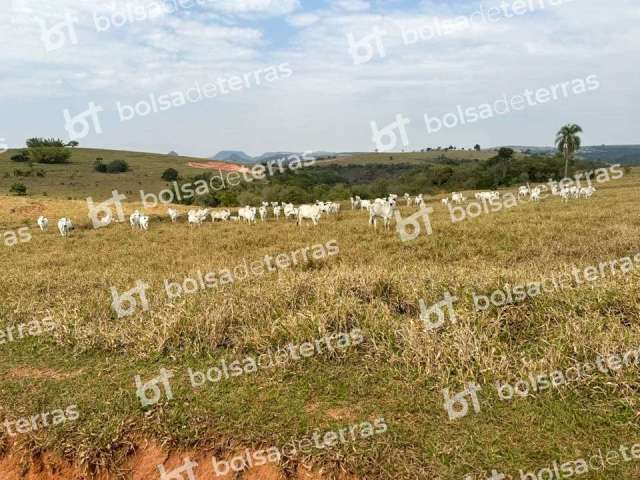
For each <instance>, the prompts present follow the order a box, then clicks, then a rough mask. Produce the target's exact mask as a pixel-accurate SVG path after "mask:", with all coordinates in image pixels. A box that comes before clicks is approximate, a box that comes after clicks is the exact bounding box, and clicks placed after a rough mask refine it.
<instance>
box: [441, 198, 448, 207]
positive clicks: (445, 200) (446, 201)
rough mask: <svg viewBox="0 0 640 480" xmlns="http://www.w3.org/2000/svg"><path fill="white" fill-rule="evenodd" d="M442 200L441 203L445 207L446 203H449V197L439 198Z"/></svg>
mask: <svg viewBox="0 0 640 480" xmlns="http://www.w3.org/2000/svg"><path fill="white" fill-rule="evenodd" d="M440 201H441V202H442V204H443V205H444V206H445V207H446V206H447V205H449V201H450V200H449V197H444V198H443V199H442V200H440Z"/></svg>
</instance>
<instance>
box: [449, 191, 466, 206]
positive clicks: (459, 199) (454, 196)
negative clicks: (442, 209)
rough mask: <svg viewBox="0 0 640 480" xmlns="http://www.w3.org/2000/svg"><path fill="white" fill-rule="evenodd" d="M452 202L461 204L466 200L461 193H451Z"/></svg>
mask: <svg viewBox="0 0 640 480" xmlns="http://www.w3.org/2000/svg"><path fill="white" fill-rule="evenodd" d="M451 200H452V201H453V202H454V203H457V204H461V203H462V202H464V201H465V200H466V199H465V198H464V197H463V196H462V193H460V192H451Z"/></svg>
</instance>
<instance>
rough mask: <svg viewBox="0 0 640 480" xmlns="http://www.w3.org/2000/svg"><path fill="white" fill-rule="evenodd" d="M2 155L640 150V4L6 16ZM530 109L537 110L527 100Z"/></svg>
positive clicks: (137, 7)
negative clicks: (563, 145) (576, 144)
mask: <svg viewBox="0 0 640 480" xmlns="http://www.w3.org/2000/svg"><path fill="white" fill-rule="evenodd" d="M0 2H2V8H1V9H0V41H1V44H2V45H3V48H2V49H1V51H0V112H1V113H2V114H1V116H0V144H8V145H9V146H11V147H20V146H23V145H24V140H25V139H26V138H29V137H33V136H43V137H60V138H63V139H65V140H71V139H75V140H77V141H79V142H80V145H81V146H86V147H95V148H113V149H124V150H139V151H149V152H159V153H167V152H169V151H170V150H175V151H177V152H178V153H180V154H181V155H193V156H205V157H207V156H210V155H213V154H214V153H216V152H217V151H219V150H244V151H246V152H247V153H249V154H251V155H258V154H261V153H263V152H265V151H309V150H312V151H317V150H325V151H336V152H341V151H374V150H375V149H379V150H380V151H384V150H391V151H399V150H401V149H404V150H407V151H411V150H419V149H422V148H426V147H436V146H448V145H456V146H460V147H467V148H468V147H472V146H473V145H475V144H476V143H477V144H480V145H481V146H483V147H489V146H499V145H550V144H552V143H553V140H554V137H555V132H556V131H557V130H558V129H559V128H560V127H561V126H562V125H564V124H566V123H577V124H579V125H581V126H582V128H583V130H584V134H583V144H587V145H599V144H632V143H635V144H637V143H640V132H639V131H638V128H637V126H638V122H637V120H636V118H637V117H636V111H637V110H638V106H639V105H640V89H639V88H638V85H640V83H639V80H638V77H640V64H639V62H638V59H639V58H640V55H639V54H640V2H638V0H608V1H602V0H509V1H506V0H505V1H494V0H491V1H485V2H477V1H475V0H453V1H438V2H435V1H428V0H424V1H423V0H308V1H307V0H104V1H103V0H100V1H89V0H55V1H52V0H0ZM523 99H525V100H523Z"/></svg>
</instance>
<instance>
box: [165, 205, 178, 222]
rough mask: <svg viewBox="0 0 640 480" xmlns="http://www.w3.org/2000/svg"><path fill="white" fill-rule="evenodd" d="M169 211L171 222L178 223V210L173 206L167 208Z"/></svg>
mask: <svg viewBox="0 0 640 480" xmlns="http://www.w3.org/2000/svg"><path fill="white" fill-rule="evenodd" d="M167 213H168V214H169V218H170V219H171V223H176V220H177V219H178V212H177V211H176V210H174V209H173V208H167Z"/></svg>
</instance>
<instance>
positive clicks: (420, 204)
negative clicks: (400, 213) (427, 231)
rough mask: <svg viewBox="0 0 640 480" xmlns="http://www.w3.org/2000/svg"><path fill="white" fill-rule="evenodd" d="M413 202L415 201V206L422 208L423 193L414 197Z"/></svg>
mask: <svg viewBox="0 0 640 480" xmlns="http://www.w3.org/2000/svg"><path fill="white" fill-rule="evenodd" d="M413 203H415V204H416V208H422V207H423V205H424V195H423V194H420V195H418V196H417V197H416V198H415V199H414V201H413Z"/></svg>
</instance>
